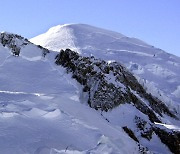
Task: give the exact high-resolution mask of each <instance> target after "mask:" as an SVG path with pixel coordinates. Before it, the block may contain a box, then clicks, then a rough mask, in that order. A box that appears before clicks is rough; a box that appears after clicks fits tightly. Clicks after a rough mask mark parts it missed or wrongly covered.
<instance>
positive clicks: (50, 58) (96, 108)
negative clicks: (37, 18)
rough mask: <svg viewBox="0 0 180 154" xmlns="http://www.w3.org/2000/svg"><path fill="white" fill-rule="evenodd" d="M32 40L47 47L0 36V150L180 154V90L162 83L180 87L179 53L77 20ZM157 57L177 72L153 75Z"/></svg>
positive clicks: (40, 153) (16, 152)
mask: <svg viewBox="0 0 180 154" xmlns="http://www.w3.org/2000/svg"><path fill="white" fill-rule="evenodd" d="M115 40H116V41H115ZM31 41H32V42H36V44H40V45H42V46H43V47H42V46H40V45H38V46H37V45H34V44H33V43H31V42H29V41H28V40H27V39H25V38H23V37H21V36H19V35H16V34H11V33H6V32H3V33H1V35H0V55H1V56H0V147H1V148H0V153H5V154H12V153H13V154H24V153H27V154H32V153H34V154H47V153H48V154H55V153H56V154H63V153H69V154H72V153H77V154H89V153H92V154H101V153H102V154H104V153H108V154H121V153H122V154H124V153H127V154H129V153H163V154H165V153H171V152H173V153H179V149H180V148H179V143H180V141H179V138H180V137H179V136H180V133H179V131H180V128H179V119H178V118H179V113H178V112H177V111H178V96H179V90H178V88H177V90H175V91H173V93H172V94H170V90H171V88H169V87H167V90H168V91H169V93H167V91H166V89H165V88H164V89H160V88H161V86H162V85H161V84H163V82H164V84H166V83H167V82H169V79H174V80H172V81H171V84H172V86H174V87H178V85H180V84H179V80H178V79H179V78H178V77H179V76H178V75H179V74H178V71H179V70H178V69H179V64H180V60H179V58H178V57H175V56H172V55H168V54H167V53H165V52H162V51H161V52H160V53H156V50H157V51H158V49H156V48H153V47H151V46H149V45H147V44H146V43H144V42H142V41H140V40H137V39H130V38H128V37H125V36H124V35H121V34H118V33H115V32H111V31H107V30H102V29H100V28H95V27H91V26H87V25H78V24H73V25H63V26H57V27H54V28H51V29H50V30H49V31H48V32H47V33H45V34H42V35H40V36H38V37H37V38H34V39H32V40H31ZM111 43H112V44H111ZM113 44H114V48H116V49H117V48H118V49H117V51H116V52H115V49H113V50H110V49H111V48H112V47H113ZM115 44H116V45H115ZM108 46H109V47H108ZM123 47H124V48H123ZM46 48H48V49H50V50H48V49H46ZM66 48H70V49H71V50H70V49H66ZM125 48H127V49H125ZM130 48H132V50H133V48H134V50H135V49H137V51H134V50H133V51H134V53H133V52H131V51H132V50H130ZM60 49H64V50H61V52H57V51H59V50H60ZM143 49H144V51H143ZM145 49H146V50H145ZM148 49H149V50H148ZM52 50H55V51H52ZM72 50H74V51H77V52H78V53H80V54H78V53H77V52H74V51H72ZM122 50H124V51H122ZM125 50H126V51H125ZM151 50H152V53H151ZM153 50H154V52H153ZM148 54H149V55H152V56H149V57H148V58H149V59H148V58H147V55H148ZM154 54H155V56H154ZM132 55H133V56H132ZM121 56H122V57H121ZM159 56H160V57H159ZM168 56H169V57H168ZM99 58H100V59H99ZM136 58H137V60H136V61H134V60H135V59H136ZM160 58H161V59H160ZM168 58H169V62H168V61H167V59H168ZM128 59H129V61H128ZM141 59H142V63H141V61H140V60H141ZM158 59H159V61H158ZM148 60H149V61H148ZM170 60H171V61H170ZM114 61H117V62H114ZM153 61H154V62H156V63H157V64H158V66H161V67H162V70H161V69H160V70H161V71H162V72H163V71H164V69H165V67H166V65H165V63H166V62H167V66H168V67H169V68H168V67H167V68H166V69H170V66H171V65H172V66H171V67H172V70H171V71H172V72H174V74H173V75H170V76H168V77H164V78H163V76H161V75H158V74H157V73H154V70H156V69H155V68H154V67H152V66H151V65H149V68H148V67H147V63H145V62H150V64H153ZM136 62H139V63H141V67H140V64H139V63H136ZM143 62H144V63H143ZM158 62H159V63H158ZM171 62H172V63H171ZM156 63H155V64H156ZM143 64H144V65H143ZM141 68H142V69H141ZM131 71H132V72H133V73H135V74H136V78H135V77H134V75H133V74H132V73H131ZM157 72H158V73H159V69H158V70H157ZM148 73H149V74H148ZM166 73H167V72H166ZM150 75H151V77H149V76H150ZM143 77H147V78H144V79H142V78H143ZM155 77H156V78H155ZM158 77H159V78H160V79H161V80H162V81H161V82H159V80H157V78H158ZM168 78H169V79H168ZM150 79H151V80H150ZM159 84H160V85H159ZM167 86H168V84H167ZM164 87H166V86H165V85H164ZM150 92H151V93H150ZM156 93H157V94H159V95H157V94H156ZM155 94H156V95H155ZM160 95H161V96H162V97H161V96H160ZM156 96H158V98H157V97H156ZM165 96H166V97H165Z"/></svg>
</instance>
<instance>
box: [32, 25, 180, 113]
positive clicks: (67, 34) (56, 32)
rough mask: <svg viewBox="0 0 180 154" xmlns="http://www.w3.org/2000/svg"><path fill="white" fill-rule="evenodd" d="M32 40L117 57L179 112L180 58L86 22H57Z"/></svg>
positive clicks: (55, 47) (51, 46)
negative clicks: (63, 23) (56, 24)
mask: <svg viewBox="0 0 180 154" xmlns="http://www.w3.org/2000/svg"><path fill="white" fill-rule="evenodd" d="M30 41H31V42H33V43H35V44H38V45H41V46H43V47H45V48H48V49H50V50H53V51H60V49H66V48H70V49H72V50H74V51H76V52H78V53H80V54H81V55H83V56H95V57H96V58H101V59H104V60H106V61H118V62H120V63H122V64H124V65H125V66H126V67H127V68H129V70H130V71H132V72H133V73H134V74H135V75H136V76H137V78H138V80H139V81H140V82H141V83H142V84H144V87H146V88H147V90H148V91H149V92H151V93H152V94H153V95H155V96H157V97H158V98H159V99H161V100H162V101H164V102H165V103H166V104H167V105H168V106H169V107H170V108H174V107H175V108H176V110H177V112H178V113H179V114H180V58H179V57H177V56H174V55H171V54H169V53H166V52H164V51H163V50H161V49H158V48H155V47H153V46H151V45H148V44H147V43H145V42H143V41H141V40H138V39H136V38H129V37H126V36H125V35H122V34H119V33H116V32H112V31H108V30H104V29H100V28H96V27H93V26H89V25H85V24H69V25H68V24H67V25H58V26H56V27H52V28H50V29H49V30H48V31H47V32H46V33H44V34H41V35H39V36H37V37H35V38H32V39H30Z"/></svg>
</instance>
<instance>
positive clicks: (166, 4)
mask: <svg viewBox="0 0 180 154" xmlns="http://www.w3.org/2000/svg"><path fill="white" fill-rule="evenodd" d="M64 23H85V24H90V25H94V26H97V27H101V28H106V29H110V30H113V31H117V32H120V33H122V34H124V35H127V36H130V37H136V38H139V39H141V40H143V41H145V42H147V43H149V44H151V45H154V46H155V47H158V48H161V49H163V50H165V51H167V52H169V53H173V54H175V55H178V56H180V0H0V31H8V32H13V33H17V34H20V35H22V36H24V37H27V38H32V37H34V36H36V35H38V34H41V33H44V32H46V31H47V30H48V29H49V28H50V27H52V26H55V25H58V24H64Z"/></svg>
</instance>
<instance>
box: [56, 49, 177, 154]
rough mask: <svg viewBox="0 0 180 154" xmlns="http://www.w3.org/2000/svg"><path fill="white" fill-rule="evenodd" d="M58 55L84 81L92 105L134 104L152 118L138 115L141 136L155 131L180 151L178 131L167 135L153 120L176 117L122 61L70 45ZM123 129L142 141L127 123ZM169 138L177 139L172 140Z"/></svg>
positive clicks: (104, 107)
mask: <svg viewBox="0 0 180 154" xmlns="http://www.w3.org/2000/svg"><path fill="white" fill-rule="evenodd" d="M55 59H56V61H55V63H56V64H57V65H61V66H63V67H65V68H66V70H67V73H71V74H72V77H73V78H74V79H76V80H77V82H79V83H80V84H81V85H82V91H83V92H84V93H86V94H87V96H88V98H87V103H88V104H89V106H90V107H92V108H94V109H96V110H101V111H106V112H107V111H109V110H112V109H113V108H115V107H117V106H120V105H121V104H125V103H128V104H131V105H133V106H135V107H136V108H137V110H138V111H139V112H142V113H143V114H145V115H147V116H148V117H149V120H150V122H149V121H146V120H144V119H141V118H140V117H137V116H135V118H134V123H135V125H136V127H137V130H138V132H140V135H141V137H143V138H145V139H147V140H148V141H150V140H151V139H152V135H153V133H155V134H156V135H158V136H159V138H160V139H161V140H162V142H163V143H164V144H166V145H167V146H168V147H169V149H170V150H171V151H172V152H174V153H177V149H178V147H179V145H178V144H179V138H178V137H174V134H175V133H174V132H172V131H169V132H171V133H168V134H170V135H169V138H167V137H166V136H167V134H166V133H167V131H166V130H163V129H161V128H158V127H155V125H154V122H160V123H161V119H160V118H159V117H163V115H164V114H166V115H167V116H170V117H172V118H175V119H177V117H176V116H175V114H174V113H173V112H172V111H170V110H169V109H168V107H167V106H166V105H165V104H164V103H163V102H162V101H160V100H159V99H158V98H156V97H154V96H152V95H151V94H149V93H147V92H146V91H145V89H144V88H143V87H142V86H141V85H140V84H139V83H138V81H137V80H136V78H135V77H134V76H133V75H132V74H131V73H130V72H129V71H128V70H127V69H126V68H125V67H124V66H123V65H121V64H120V63H117V62H113V63H107V62H105V61H103V60H100V59H95V58H94V57H82V56H80V55H78V53H76V52H74V51H71V50H70V49H66V50H65V51H64V50H61V51H60V53H59V54H58V55H57V56H56V58H55ZM123 129H124V131H125V132H126V133H127V134H128V135H129V136H130V137H131V138H132V139H133V140H134V141H136V142H138V143H139V140H138V137H137V136H136V134H137V132H135V130H131V129H130V128H128V127H127V126H124V127H123ZM161 130H162V132H161ZM133 131H134V132H133ZM176 136H178V135H177V134H176ZM168 139H169V140H173V139H175V140H176V141H175V142H174V144H171V143H170V142H168V141H167V140H168ZM139 145H141V143H139ZM173 149H176V150H173Z"/></svg>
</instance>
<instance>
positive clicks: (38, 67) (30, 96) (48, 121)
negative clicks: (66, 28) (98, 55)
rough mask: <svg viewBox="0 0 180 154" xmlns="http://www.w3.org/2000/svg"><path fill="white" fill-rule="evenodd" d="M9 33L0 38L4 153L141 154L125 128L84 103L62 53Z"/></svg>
mask: <svg viewBox="0 0 180 154" xmlns="http://www.w3.org/2000/svg"><path fill="white" fill-rule="evenodd" d="M6 35H7V36H8V38H12V39H10V40H8V41H7V42H6V41H5V42H6V44H4V45H3V44H2V43H1V42H0V55H1V56H0V147H1V148H0V153H5V154H12V153H13V154H24V153H27V154H32V153H34V154H52V153H66V152H67V153H75V152H76V153H80V154H85V153H97V154H99V153H109V154H111V153H114V154H116V153H127V154H129V153H139V145H138V144H137V143H136V142H135V141H133V140H131V138H130V137H129V136H128V135H127V134H126V133H125V132H124V131H123V129H122V128H121V127H119V128H116V126H113V125H110V124H109V123H108V122H107V121H106V120H105V119H104V118H103V117H102V115H101V114H100V113H99V112H97V111H95V110H94V109H91V108H90V107H89V106H87V105H86V103H85V102H84V104H81V103H80V100H79V96H80V95H81V93H80V90H79V85H78V84H77V82H76V81H75V80H74V79H72V78H71V76H70V75H68V74H66V71H65V69H64V68H62V67H60V66H56V65H55V56H56V55H57V53H56V52H55V53H54V52H50V53H47V55H44V54H43V53H44V50H45V49H43V48H42V47H38V46H35V45H33V44H32V43H30V42H26V41H25V40H24V39H17V38H16V37H15V35H13V34H6ZM12 35H13V36H12ZM11 36H12V37H11ZM3 40H4V39H3ZM12 40H15V41H12ZM12 42H13V43H12ZM17 42H20V43H19V44H18V43H17ZM11 43H12V44H13V45H16V46H14V47H18V49H20V50H19V51H20V53H19V56H17V55H16V56H15V55H14V56H13V51H12V48H11V47H12V46H11V45H10V44H11ZM23 43H26V44H24V45H23V46H22V44H23ZM13 49H14V48H13Z"/></svg>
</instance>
